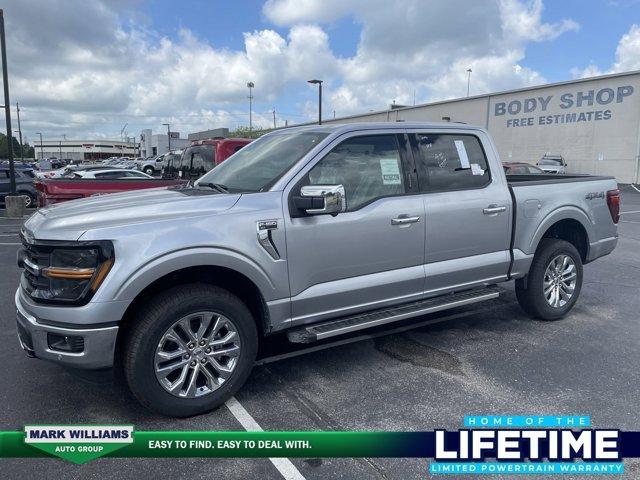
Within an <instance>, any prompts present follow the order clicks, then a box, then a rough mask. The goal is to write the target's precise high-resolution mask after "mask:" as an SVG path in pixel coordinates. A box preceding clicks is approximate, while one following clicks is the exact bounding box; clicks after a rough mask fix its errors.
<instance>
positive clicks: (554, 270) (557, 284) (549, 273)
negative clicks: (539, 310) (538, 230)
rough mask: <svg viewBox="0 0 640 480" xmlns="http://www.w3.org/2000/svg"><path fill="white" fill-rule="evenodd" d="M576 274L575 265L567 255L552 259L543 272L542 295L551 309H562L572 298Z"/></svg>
mask: <svg viewBox="0 0 640 480" xmlns="http://www.w3.org/2000/svg"><path fill="white" fill-rule="evenodd" d="M577 279H578V273H577V269H576V264H575V262H574V261H573V259H572V258H571V257H570V256H569V255H564V254H562V255H558V256H556V257H554V258H553V259H552V260H551V262H550V263H549V265H548V266H547V269H546V270H545V272H544V280H543V293H544V297H545V299H546V300H547V303H548V304H549V305H550V306H552V307H553V308H562V307H564V306H565V305H566V304H567V303H568V302H569V301H570V300H571V297H573V292H574V291H575V288H576V282H577Z"/></svg>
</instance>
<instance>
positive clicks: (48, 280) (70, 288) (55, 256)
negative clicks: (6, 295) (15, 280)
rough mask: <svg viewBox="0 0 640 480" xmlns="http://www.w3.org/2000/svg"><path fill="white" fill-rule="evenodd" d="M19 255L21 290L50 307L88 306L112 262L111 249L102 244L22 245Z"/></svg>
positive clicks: (107, 243) (53, 243)
mask: <svg viewBox="0 0 640 480" xmlns="http://www.w3.org/2000/svg"><path fill="white" fill-rule="evenodd" d="M20 255H21V257H20V259H19V262H18V263H19V264H20V265H21V266H23V267H24V269H25V271H24V275H23V279H22V286H23V287H24V289H25V290H26V291H27V293H28V294H29V295H30V296H31V297H32V298H33V299H34V300H39V301H44V302H53V303H74V304H84V303H87V302H88V301H89V300H90V298H91V297H92V296H93V294H94V293H95V292H96V290H97V289H98V287H99V286H100V284H101V283H102V281H103V280H104V278H105V277H106V276H107V274H108V273H109V270H110V269H111V267H112V265H113V262H114V254H113V245H112V244H111V242H104V241H103V242H93V243H90V242H77V243H62V242H43V243H36V244H25V249H24V250H23V251H22V252H21V254H20Z"/></svg>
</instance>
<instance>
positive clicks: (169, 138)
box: [162, 123, 171, 153]
mask: <svg viewBox="0 0 640 480" xmlns="http://www.w3.org/2000/svg"><path fill="white" fill-rule="evenodd" d="M162 125H166V126H167V141H168V142H169V153H171V129H170V128H169V127H170V124H168V123H163V124H162Z"/></svg>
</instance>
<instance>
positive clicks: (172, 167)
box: [162, 138, 251, 180]
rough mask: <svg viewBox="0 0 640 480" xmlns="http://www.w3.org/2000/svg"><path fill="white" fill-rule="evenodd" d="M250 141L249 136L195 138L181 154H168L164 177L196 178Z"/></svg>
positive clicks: (164, 165)
mask: <svg viewBox="0 0 640 480" xmlns="http://www.w3.org/2000/svg"><path fill="white" fill-rule="evenodd" d="M249 143H251V139H249V138H214V139H208V140H194V141H193V142H191V145H189V146H188V147H187V148H185V149H184V151H183V152H182V154H181V155H180V156H176V155H173V156H167V157H166V158H165V159H164V162H163V165H162V178H184V179H188V180H195V179H197V178H199V177H201V176H202V175H204V174H205V173H207V172H208V171H209V170H211V169H212V168H213V167H215V166H216V165H220V164H221V163H222V162H223V161H225V160H226V159H227V158H229V157H230V156H231V155H233V154H234V153H236V152H237V151H239V150H240V149H241V148H243V147H244V146H245V145H248V144H249Z"/></svg>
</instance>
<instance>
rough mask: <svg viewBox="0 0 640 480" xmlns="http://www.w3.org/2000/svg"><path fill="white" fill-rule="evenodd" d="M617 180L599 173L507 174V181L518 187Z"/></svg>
mask: <svg viewBox="0 0 640 480" xmlns="http://www.w3.org/2000/svg"><path fill="white" fill-rule="evenodd" d="M612 179H613V180H615V179H614V177H607V176H599V175H579V174H574V175H564V174H563V175H554V174H546V175H540V174H528V175H526V174H525V175H507V183H508V184H509V185H511V186H514V187H517V186H519V185H549V184H554V183H572V182H593V181H597V180H612Z"/></svg>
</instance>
